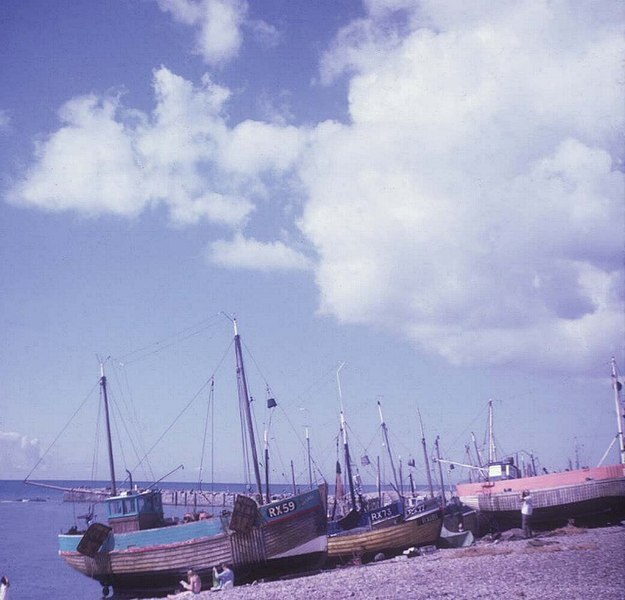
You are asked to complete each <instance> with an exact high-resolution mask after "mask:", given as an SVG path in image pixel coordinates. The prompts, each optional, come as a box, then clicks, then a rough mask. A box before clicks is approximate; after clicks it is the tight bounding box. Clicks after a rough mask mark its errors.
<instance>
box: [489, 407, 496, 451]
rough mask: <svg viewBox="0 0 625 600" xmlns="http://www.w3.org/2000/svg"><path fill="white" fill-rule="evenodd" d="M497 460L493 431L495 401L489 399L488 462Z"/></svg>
mask: <svg viewBox="0 0 625 600" xmlns="http://www.w3.org/2000/svg"><path fill="white" fill-rule="evenodd" d="M496 460H497V451H496V450H495V435H494V432H493V401H492V400H489V401H488V462H489V463H493V462H495V461H496Z"/></svg>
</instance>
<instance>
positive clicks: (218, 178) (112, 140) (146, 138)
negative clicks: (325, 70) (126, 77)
mask: <svg viewBox="0 0 625 600" xmlns="http://www.w3.org/2000/svg"><path fill="white" fill-rule="evenodd" d="M153 86H154V96H155V108H154V110H153V111H152V112H151V113H149V114H148V113H144V112H141V111H137V110H133V109H131V108H127V107H125V106H124V105H123V102H122V98H121V97H120V96H119V95H117V96H112V95H109V96H103V97H99V96H96V95H93V94H92V95H86V96H80V97H76V98H73V99H71V100H70V101H68V102H67V103H66V104H65V105H64V106H62V107H61V109H60V110H59V120H60V121H61V127H60V128H59V129H58V130H57V131H55V132H53V133H52V134H50V135H49V136H47V137H45V138H42V139H40V140H39V142H38V143H37V146H36V156H35V161H34V164H33V165H32V166H31V167H30V169H29V170H28V171H27V172H26V173H25V174H24V176H23V178H22V179H21V181H18V182H17V184H16V185H15V186H14V187H13V189H12V190H11V191H10V192H9V196H8V197H9V200H10V201H12V202H13V203H15V204H18V205H22V206H34V207H37V208H40V209H44V210H49V211H65V210H72V211H76V212H80V213H82V214H86V215H90V216H97V215H100V214H104V213H107V214H111V213H112V214H116V215H119V216H123V217H133V216H136V215H138V214H140V213H141V212H142V211H144V210H146V209H148V208H150V207H153V206H158V205H164V206H166V207H167V209H168V211H169V215H170V218H171V220H172V222H174V223H177V224H180V225H190V224H195V223H198V222H199V221H201V220H206V221H209V222H212V223H215V224H218V225H223V226H227V227H230V228H233V229H239V228H241V227H242V226H244V224H245V222H246V220H247V219H248V218H249V216H250V215H251V213H252V212H253V211H254V209H255V207H254V202H253V197H254V196H259V197H264V196H266V190H265V186H264V184H263V182H262V179H263V174H264V173H266V172H271V173H280V172H281V171H285V170H289V169H291V167H292V165H293V163H294V161H296V160H297V159H298V157H299V155H300V151H301V147H302V146H303V145H304V144H305V141H306V136H305V134H304V133H303V132H301V131H299V130H297V129H295V128H293V127H288V126H283V125H277V124H271V123H262V122H250V121H246V122H243V123H240V124H238V125H236V126H235V127H230V126H229V125H228V124H227V121H226V115H225V106H226V104H227V102H228V100H229V97H230V92H229V90H227V89H226V88H224V87H222V86H220V85H218V84H216V83H215V82H214V81H213V80H212V79H211V78H210V77H208V76H205V77H203V79H202V81H201V83H200V84H199V85H194V84H193V83H192V82H190V81H188V80H185V79H184V78H182V77H180V76H178V75H176V74H174V73H172V72H171V71H169V70H168V69H167V68H165V67H161V68H160V69H157V70H156V71H155V72H154V84H153Z"/></svg>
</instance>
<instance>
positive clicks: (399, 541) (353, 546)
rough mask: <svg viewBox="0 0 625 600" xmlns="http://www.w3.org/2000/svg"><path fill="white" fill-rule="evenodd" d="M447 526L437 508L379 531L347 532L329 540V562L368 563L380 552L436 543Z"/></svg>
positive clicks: (377, 529) (359, 530)
mask: <svg viewBox="0 0 625 600" xmlns="http://www.w3.org/2000/svg"><path fill="white" fill-rule="evenodd" d="M442 526H443V514H442V511H441V510H440V509H434V510H431V511H428V512H426V513H423V514H420V515H419V516H416V517H413V518H411V519H408V520H400V521H399V522H398V523H393V524H386V525H383V526H381V527H378V528H368V529H367V530H363V529H358V530H353V531H345V532H341V533H337V534H334V535H331V536H329V537H328V560H329V561H330V562H335V563H336V562H346V561H350V560H353V559H354V558H359V559H363V560H367V559H368V558H372V557H373V556H375V555H376V554H378V553H380V552H381V553H383V554H384V555H394V554H398V553H399V552H401V551H402V550H405V549H406V548H409V547H411V546H426V545H430V544H435V543H436V541H437V540H438V537H439V535H440V532H441V527H442Z"/></svg>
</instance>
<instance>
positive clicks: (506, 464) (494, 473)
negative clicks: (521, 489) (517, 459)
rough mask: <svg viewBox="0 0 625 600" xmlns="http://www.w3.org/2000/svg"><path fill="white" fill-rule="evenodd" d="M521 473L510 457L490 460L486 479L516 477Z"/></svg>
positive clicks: (501, 479)
mask: <svg viewBox="0 0 625 600" xmlns="http://www.w3.org/2000/svg"><path fill="white" fill-rule="evenodd" d="M520 476H521V473H520V471H519V469H518V467H517V466H516V465H515V464H514V459H513V458H512V457H509V458H506V459H504V460H501V461H497V462H492V463H489V465H488V481H503V480H506V479H518V478H519V477H520Z"/></svg>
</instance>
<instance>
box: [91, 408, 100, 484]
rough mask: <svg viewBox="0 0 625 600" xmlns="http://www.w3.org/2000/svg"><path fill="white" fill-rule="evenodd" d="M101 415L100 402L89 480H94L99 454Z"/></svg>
mask: <svg viewBox="0 0 625 600" xmlns="http://www.w3.org/2000/svg"><path fill="white" fill-rule="evenodd" d="M101 417H102V402H99V403H98V418H97V419H96V426H95V445H94V447H93V459H92V462H91V481H95V480H96V474H97V462H98V455H99V454H100V420H101Z"/></svg>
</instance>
